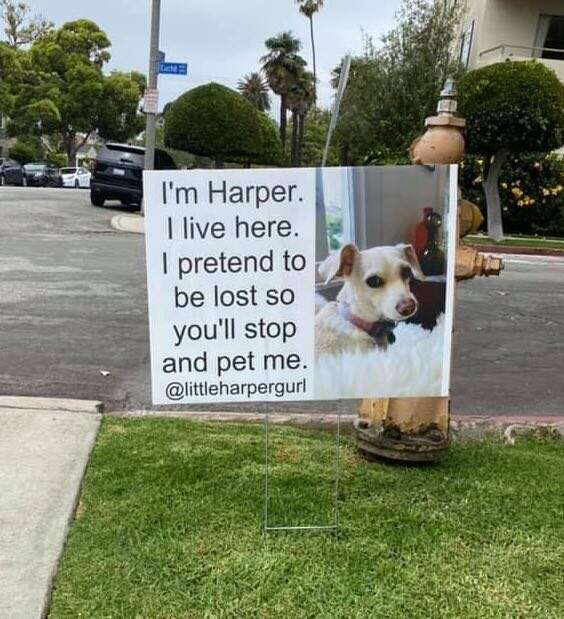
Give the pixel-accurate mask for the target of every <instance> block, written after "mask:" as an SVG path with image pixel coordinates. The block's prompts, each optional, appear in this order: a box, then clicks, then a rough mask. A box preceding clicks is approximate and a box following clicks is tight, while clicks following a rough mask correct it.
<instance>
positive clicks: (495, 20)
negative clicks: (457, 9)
mask: <svg viewBox="0 0 564 619" xmlns="http://www.w3.org/2000/svg"><path fill="white" fill-rule="evenodd" d="M466 5H467V7H468V11H467V14H466V17H465V20H464V27H463V29H462V36H461V41H460V48H459V53H460V60H461V62H462V64H463V66H465V67H467V68H468V69H476V68H479V67H483V66H486V65H489V64H493V63H495V62H501V61H503V60H530V59H532V58H535V59H538V61H539V62H542V63H543V64H546V65H547V66H549V67H550V68H552V69H554V70H555V71H556V73H557V75H558V77H559V78H560V79H561V81H563V82H564V0H466Z"/></svg>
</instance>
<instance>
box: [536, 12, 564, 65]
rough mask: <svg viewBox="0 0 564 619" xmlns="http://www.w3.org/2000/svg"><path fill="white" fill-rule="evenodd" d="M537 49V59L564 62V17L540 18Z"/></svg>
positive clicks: (543, 16) (547, 16) (544, 16)
mask: <svg viewBox="0 0 564 619" xmlns="http://www.w3.org/2000/svg"><path fill="white" fill-rule="evenodd" d="M535 48H536V49H535V54H534V56H535V57H536V58H551V59H553V60H564V15H541V16H540V19H539V26H538V30H537V38H536V42H535ZM559 50H562V51H559Z"/></svg>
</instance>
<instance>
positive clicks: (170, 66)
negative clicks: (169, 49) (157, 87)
mask: <svg viewBox="0 0 564 619" xmlns="http://www.w3.org/2000/svg"><path fill="white" fill-rule="evenodd" d="M159 73H163V74H165V75H188V65H187V64H185V63H181V62H161V63H160V65H159Z"/></svg>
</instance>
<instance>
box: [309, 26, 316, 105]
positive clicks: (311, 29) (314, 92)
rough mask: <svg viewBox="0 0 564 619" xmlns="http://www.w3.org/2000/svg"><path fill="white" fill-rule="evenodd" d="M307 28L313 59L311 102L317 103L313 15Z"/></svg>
mask: <svg viewBox="0 0 564 619" xmlns="http://www.w3.org/2000/svg"><path fill="white" fill-rule="evenodd" d="M309 29H310V33H311V55H312V60H313V104H314V105H315V104H316V103H317V59H316V54H315V35H314V33H313V15H310V16H309Z"/></svg>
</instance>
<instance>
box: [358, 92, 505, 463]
mask: <svg viewBox="0 0 564 619" xmlns="http://www.w3.org/2000/svg"><path fill="white" fill-rule="evenodd" d="M437 112H438V114H437V116H432V117H430V118H427V120H426V122H425V126H426V127H427V130H426V131H425V133H424V134H423V135H422V136H421V137H419V138H417V139H416V140H415V141H414V142H413V144H412V145H411V147H410V156H411V160H412V162H413V163H415V164H421V165H432V164H450V163H459V162H460V161H462V159H463V157H464V136H463V134H462V130H463V128H464V126H465V120H464V119H463V118H460V117H458V116H456V115H455V113H456V90H455V88H454V82H453V81H452V80H447V82H446V84H445V87H444V89H443V91H442V92H441V96H440V99H439V105H438V108H437ZM482 223H483V217H482V214H481V213H480V210H479V208H478V207H477V206H476V205H474V204H472V203H471V202H469V201H467V200H463V199H461V200H459V204H458V229H459V238H461V237H463V236H465V235H466V234H469V233H471V232H476V231H477V230H478V229H479V227H480V226H481V224H482ZM502 268H503V264H502V260H501V258H498V257H495V256H488V255H484V254H482V253H480V252H478V251H476V250H475V249H473V248H471V247H467V246H463V245H460V244H459V245H458V247H457V250H456V274H455V275H456V279H457V280H464V279H471V278H473V277H475V276H477V275H483V276H489V275H499V274H500V271H501V270H502ZM359 415H360V416H359V419H358V420H357V421H356V423H355V429H356V437H357V443H358V447H359V448H360V449H361V451H363V452H364V453H366V454H369V455H374V456H378V457H385V458H390V459H394V460H401V461H410V462H413V461H434V460H437V459H439V458H440V457H441V456H442V455H444V453H445V452H446V450H447V448H448V444H449V417H450V400H449V398H446V397H425V398H422V397H416V398H387V399H372V400H363V402H362V404H361V407H360V411H359Z"/></svg>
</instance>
